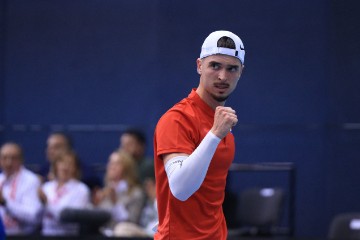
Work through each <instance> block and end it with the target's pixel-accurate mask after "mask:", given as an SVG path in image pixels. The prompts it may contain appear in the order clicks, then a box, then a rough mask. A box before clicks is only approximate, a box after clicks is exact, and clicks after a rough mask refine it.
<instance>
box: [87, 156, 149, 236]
mask: <svg viewBox="0 0 360 240" xmlns="http://www.w3.org/2000/svg"><path fill="white" fill-rule="evenodd" d="M136 173H137V168H136V162H135V160H134V159H133V158H132V157H131V155H129V154H128V153H126V152H124V151H121V150H119V151H114V152H113V153H111V155H110V156H109V160H108V163H107V167H106V173H105V186H104V187H103V188H102V189H100V190H98V191H97V192H96V193H95V194H94V198H93V204H94V206H95V207H98V208H100V209H105V210H108V211H109V212H110V213H111V214H112V222H111V224H110V225H109V228H110V231H112V229H113V227H114V226H115V225H116V224H117V223H119V222H125V221H126V222H133V223H138V221H139V218H140V214H141V210H142V208H143V206H144V202H145V194H144V191H143V190H142V188H141V186H140V185H139V183H138V177H137V174H136Z"/></svg>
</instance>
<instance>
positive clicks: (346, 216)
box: [329, 212, 360, 240]
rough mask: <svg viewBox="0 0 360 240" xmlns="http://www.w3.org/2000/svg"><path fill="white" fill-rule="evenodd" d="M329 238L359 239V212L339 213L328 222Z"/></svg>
mask: <svg viewBox="0 0 360 240" xmlns="http://www.w3.org/2000/svg"><path fill="white" fill-rule="evenodd" d="M329 239H342V240H347V239H354V240H356V239H360V213H359V212H356V213H341V214H338V215H336V216H335V217H334V218H333V219H332V221H331V224H330V228H329Z"/></svg>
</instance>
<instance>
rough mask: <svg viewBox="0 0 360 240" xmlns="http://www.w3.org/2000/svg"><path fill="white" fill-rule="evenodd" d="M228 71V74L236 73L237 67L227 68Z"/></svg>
mask: <svg viewBox="0 0 360 240" xmlns="http://www.w3.org/2000/svg"><path fill="white" fill-rule="evenodd" d="M228 70H229V71H230V72H236V71H237V70H238V67H229V68H228Z"/></svg>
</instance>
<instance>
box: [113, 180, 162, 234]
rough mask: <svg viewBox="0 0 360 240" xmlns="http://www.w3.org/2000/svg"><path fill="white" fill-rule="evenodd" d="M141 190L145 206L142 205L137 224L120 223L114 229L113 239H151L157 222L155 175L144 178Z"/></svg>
mask: <svg viewBox="0 0 360 240" xmlns="http://www.w3.org/2000/svg"><path fill="white" fill-rule="evenodd" d="M143 188H144V190H145V192H146V199H147V200H146V204H145V205H144V207H143V209H142V211H141V215H140V220H139V223H138V224H135V223H131V222H120V223H118V224H117V225H116V226H115V228H114V233H113V236H114V237H153V236H154V234H155V230H154V229H155V228H156V225H157V222H158V212H157V207H156V186H155V175H152V176H144V181H143Z"/></svg>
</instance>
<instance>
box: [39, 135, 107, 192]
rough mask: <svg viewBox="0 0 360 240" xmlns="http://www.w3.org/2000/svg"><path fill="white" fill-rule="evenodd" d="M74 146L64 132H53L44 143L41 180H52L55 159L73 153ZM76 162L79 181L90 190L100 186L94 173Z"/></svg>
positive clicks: (89, 168)
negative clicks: (79, 174) (78, 169)
mask: <svg viewBox="0 0 360 240" xmlns="http://www.w3.org/2000/svg"><path fill="white" fill-rule="evenodd" d="M74 151H75V150H74V145H73V141H72V139H71V137H70V135H68V134H66V133H64V132H53V133H51V134H50V135H49V137H48V139H47V141H46V159H47V161H46V162H45V163H44V165H43V167H42V169H41V171H40V173H39V174H40V175H41V176H43V180H44V181H47V180H53V179H54V171H53V163H54V162H55V161H56V159H57V158H59V157H61V156H62V155H63V154H66V153H71V152H74ZM78 162H79V165H80V169H81V181H82V182H84V183H85V184H86V185H87V186H88V187H89V188H90V190H92V189H93V188H95V187H98V186H101V180H100V179H99V178H98V177H97V175H96V174H95V171H94V170H93V169H91V167H90V166H89V165H87V164H85V163H84V162H82V161H81V160H80V159H79V158H78Z"/></svg>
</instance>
